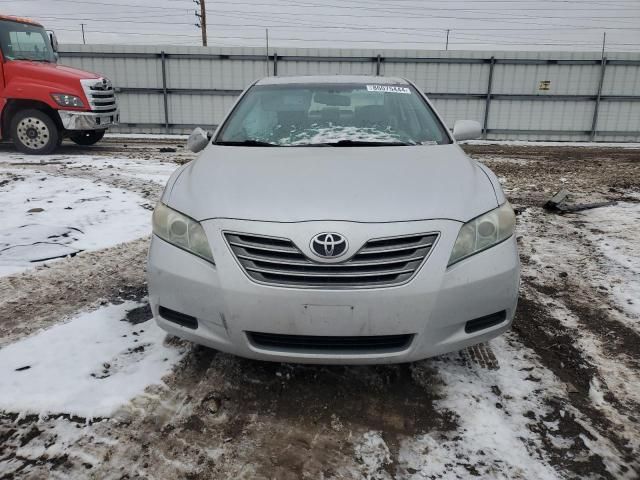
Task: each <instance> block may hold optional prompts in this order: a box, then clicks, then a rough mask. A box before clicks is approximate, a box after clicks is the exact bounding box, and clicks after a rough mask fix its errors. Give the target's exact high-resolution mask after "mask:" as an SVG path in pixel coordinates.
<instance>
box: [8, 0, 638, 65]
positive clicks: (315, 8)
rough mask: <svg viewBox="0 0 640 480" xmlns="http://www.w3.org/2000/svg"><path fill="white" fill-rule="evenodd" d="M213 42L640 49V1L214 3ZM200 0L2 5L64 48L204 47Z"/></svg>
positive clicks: (26, 0)
mask: <svg viewBox="0 0 640 480" xmlns="http://www.w3.org/2000/svg"><path fill="white" fill-rule="evenodd" d="M206 2H207V3H206V5H207V25H208V39H209V45H225V46H264V44H265V28H267V27H268V29H269V39H270V46H272V47H277V46H296V47H339V48H402V49H444V48H445V41H446V31H447V29H449V30H450V32H449V49H452V50H463V49H505V50H539V49H545V50H549V49H552V50H582V51H584V50H591V51H600V48H601V44H602V37H603V32H605V31H606V33H607V37H606V38H607V50H608V51H635V52H637V51H640V0H581V1H579V0H536V1H533V0H476V1H469V0H441V1H432V0H428V1H427V0H238V1H224V2H223V1H219V0H218V1H214V0H206ZM196 9H199V7H198V6H197V5H196V4H195V3H194V2H193V0H0V12H2V13H5V14H10V15H20V16H28V17H31V18H34V19H36V20H38V21H40V22H41V23H42V24H43V25H45V27H46V28H50V29H53V30H55V31H56V33H57V35H58V38H59V39H60V41H61V43H82V33H81V23H84V24H85V38H86V42H87V43H93V44H96V43H138V44H140V43H144V44H155V45H158V44H173V45H199V44H201V37H200V30H199V29H198V27H196V26H195V23H197V21H198V19H197V18H196V17H195V15H194V11H195V10H196Z"/></svg>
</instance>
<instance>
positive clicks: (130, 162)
mask: <svg viewBox="0 0 640 480" xmlns="http://www.w3.org/2000/svg"><path fill="white" fill-rule="evenodd" d="M0 163H2V164H7V165H8V166H10V165H28V166H32V165H33V166H36V165H42V164H54V165H58V164H59V165H64V167H65V168H67V169H78V168H79V169H87V168H96V169H98V170H105V169H113V173H114V174H117V175H118V176H119V177H129V178H136V179H139V180H147V181H150V182H154V183H157V184H159V185H165V184H166V183H167V180H168V179H169V176H170V175H171V174H172V173H173V171H174V170H175V169H176V168H178V167H179V165H177V164H175V163H172V162H160V161H157V160H150V159H143V158H127V157H118V156H104V155H73V156H70V155H42V156H37V157H35V156H33V155H25V156H22V155H20V154H3V155H2V157H1V162H0ZM16 173H17V172H16Z"/></svg>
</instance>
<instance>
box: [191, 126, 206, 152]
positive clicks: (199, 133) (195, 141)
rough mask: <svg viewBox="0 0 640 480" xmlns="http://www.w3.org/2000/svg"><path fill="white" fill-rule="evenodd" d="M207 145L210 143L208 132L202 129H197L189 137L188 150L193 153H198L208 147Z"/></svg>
mask: <svg viewBox="0 0 640 480" xmlns="http://www.w3.org/2000/svg"><path fill="white" fill-rule="evenodd" d="M207 143H209V136H208V135H207V132H206V131H204V130H203V129H201V128H200V127H196V128H195V129H194V130H193V132H191V135H189V139H188V140H187V148H188V149H189V150H191V151H192V152H193V153H198V152H200V151H201V150H203V149H204V147H206V146H207Z"/></svg>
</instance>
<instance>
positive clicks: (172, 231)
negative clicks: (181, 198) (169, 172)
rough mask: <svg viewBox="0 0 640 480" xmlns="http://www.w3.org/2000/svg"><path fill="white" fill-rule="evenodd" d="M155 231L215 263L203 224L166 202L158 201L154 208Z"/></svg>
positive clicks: (162, 237)
mask: <svg viewBox="0 0 640 480" xmlns="http://www.w3.org/2000/svg"><path fill="white" fill-rule="evenodd" d="M153 233H155V234H156V235H157V236H158V237H160V238H161V239H163V240H164V241H166V242H169V243H170V244H172V245H174V246H176V247H178V248H181V249H183V250H186V251H187V252H189V253H193V254H194V255H197V256H198V257H200V258H203V259H205V260H207V261H208V262H211V263H214V262H213V255H212V254H211V248H210V247H209V241H208V240H207V235H206V234H205V233H204V229H203V228H202V225H200V224H199V223H198V222H196V221H195V220H194V219H192V218H189V217H187V216H186V215H183V214H182V213H180V212H176V211H175V210H173V209H172V208H169V207H167V206H166V205H165V204H164V203H160V202H158V204H157V205H156V208H155V209H154V210H153Z"/></svg>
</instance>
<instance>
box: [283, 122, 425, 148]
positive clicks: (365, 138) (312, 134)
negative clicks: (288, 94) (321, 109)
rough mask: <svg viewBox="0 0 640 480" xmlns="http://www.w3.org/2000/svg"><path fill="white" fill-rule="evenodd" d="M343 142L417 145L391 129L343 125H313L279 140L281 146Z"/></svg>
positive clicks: (294, 131) (294, 130)
mask: <svg viewBox="0 0 640 480" xmlns="http://www.w3.org/2000/svg"><path fill="white" fill-rule="evenodd" d="M342 140H353V141H358V142H385V143H395V142H406V143H415V142H413V141H412V140H410V139H407V138H406V136H404V137H403V136H401V135H400V134H398V133H397V132H394V131H393V130H392V129H391V127H388V128H387V129H378V128H375V127H352V126H343V125H329V126H327V127H320V126H319V125H317V124H313V125H311V127H310V128H307V129H304V130H296V129H293V130H292V131H291V132H290V135H289V137H284V138H281V139H279V141H278V143H279V144H280V145H306V144H312V145H313V144H318V143H335V142H339V141H342Z"/></svg>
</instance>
